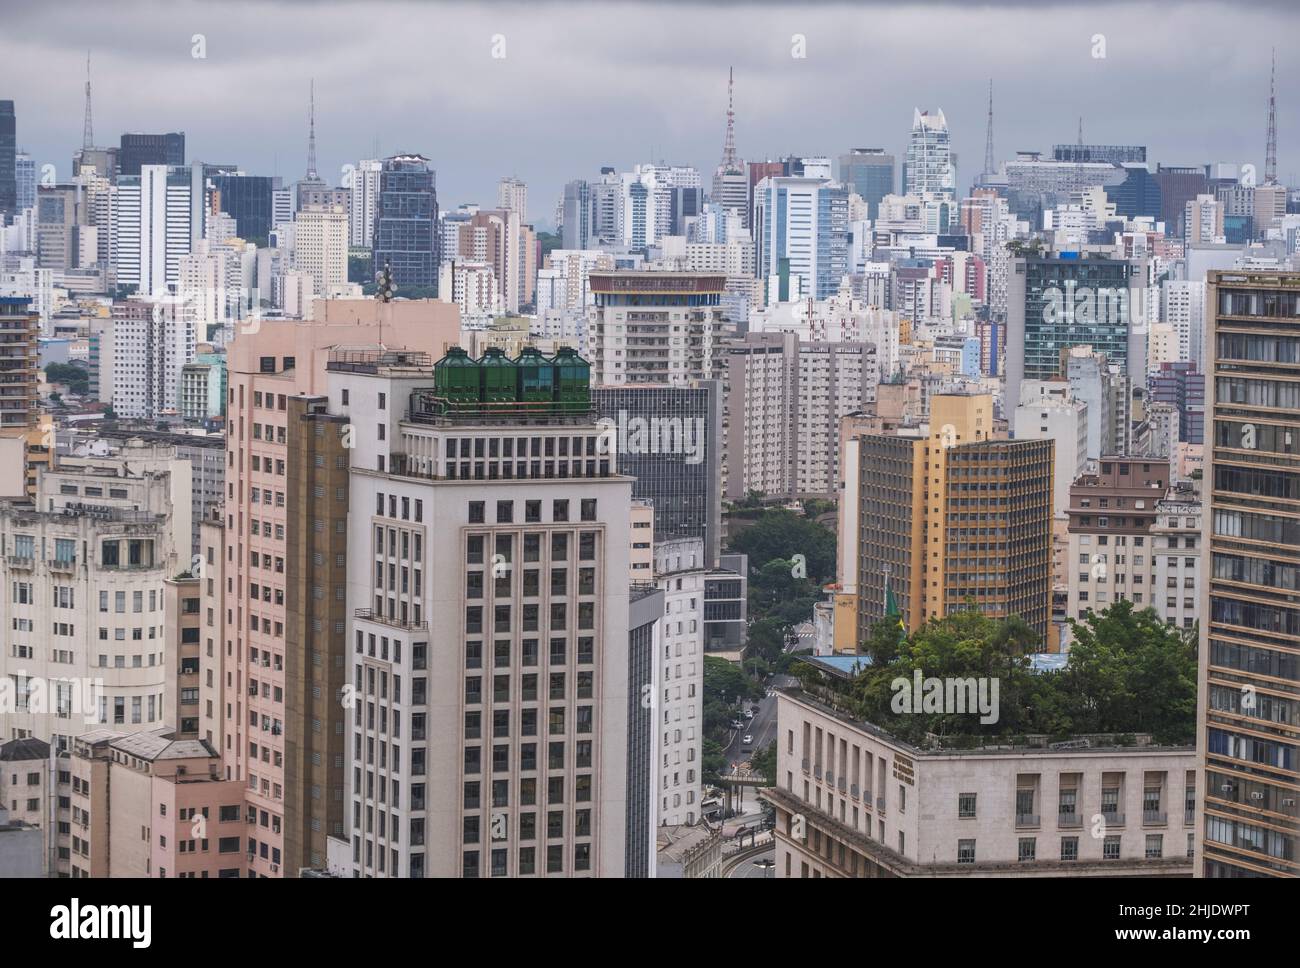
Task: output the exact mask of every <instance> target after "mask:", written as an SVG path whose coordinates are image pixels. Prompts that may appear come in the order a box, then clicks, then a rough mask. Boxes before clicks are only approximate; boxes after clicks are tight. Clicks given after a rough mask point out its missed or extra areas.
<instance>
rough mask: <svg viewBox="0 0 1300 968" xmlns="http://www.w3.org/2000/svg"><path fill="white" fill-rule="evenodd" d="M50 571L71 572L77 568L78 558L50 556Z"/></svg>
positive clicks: (48, 563) (47, 562) (48, 562)
mask: <svg viewBox="0 0 1300 968" xmlns="http://www.w3.org/2000/svg"><path fill="white" fill-rule="evenodd" d="M46 564H47V565H48V566H49V569H50V571H62V572H71V571H75V570H76V568H77V559H76V558H50V559H49V560H48V561H46Z"/></svg>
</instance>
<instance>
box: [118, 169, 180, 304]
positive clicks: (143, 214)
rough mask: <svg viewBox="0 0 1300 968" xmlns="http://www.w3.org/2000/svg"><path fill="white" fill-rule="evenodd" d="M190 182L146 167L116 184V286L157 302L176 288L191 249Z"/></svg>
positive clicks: (119, 179)
mask: <svg viewBox="0 0 1300 968" xmlns="http://www.w3.org/2000/svg"><path fill="white" fill-rule="evenodd" d="M191 189H192V185H191V180H190V173H189V171H188V170H186V169H180V170H177V171H169V169H168V168H167V167H165V166H163V165H151V164H147V165H144V166H143V167H141V168H140V169H139V171H138V174H134V175H125V174H124V175H122V176H120V177H119V178H118V181H117V199H116V204H115V206H114V209H113V234H114V237H115V239H116V257H115V265H116V269H117V285H118V286H119V287H122V288H125V289H128V290H131V291H134V292H138V293H140V294H142V295H145V296H154V295H157V294H159V293H164V292H166V291H167V289H168V287H169V286H175V285H177V283H178V281H179V277H180V261H181V258H182V257H183V256H185V255H186V254H187V253H188V252H189V251H190V249H191V243H192V235H191V227H192V220H193V213H192V211H191Z"/></svg>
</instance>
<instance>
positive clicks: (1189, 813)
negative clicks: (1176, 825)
mask: <svg viewBox="0 0 1300 968" xmlns="http://www.w3.org/2000/svg"><path fill="white" fill-rule="evenodd" d="M1195 822H1196V811H1195V810H1184V811H1183V826H1185V827H1190V826H1191V825H1192V824H1193V823H1195Z"/></svg>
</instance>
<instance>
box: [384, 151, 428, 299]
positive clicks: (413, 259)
mask: <svg viewBox="0 0 1300 968" xmlns="http://www.w3.org/2000/svg"><path fill="white" fill-rule="evenodd" d="M436 179H437V176H436V174H435V172H434V170H433V169H432V168H430V167H429V159H428V158H425V157H424V156H422V155H395V156H394V157H392V158H385V159H384V167H383V170H382V171H381V172H380V174H379V206H378V210H377V211H376V213H375V242H374V247H373V250H372V253H373V262H372V264H373V265H374V267H375V271H376V272H379V271H381V270H382V269H383V268H384V266H385V265H389V266H391V267H392V270H393V281H394V282H396V283H397V286H398V292H397V294H398V295H399V296H401V295H409V294H410V293H409V290H412V289H428V290H430V291H431V292H432V293H433V294H435V295H436V293H437V289H438V263H439V254H440V253H439V252H438V231H437V226H438V190H437V180H436ZM403 290H408V291H407V292H405V293H404V292H403Z"/></svg>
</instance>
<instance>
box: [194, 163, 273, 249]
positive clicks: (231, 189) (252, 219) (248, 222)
mask: <svg viewBox="0 0 1300 968" xmlns="http://www.w3.org/2000/svg"><path fill="white" fill-rule="evenodd" d="M208 180H209V181H210V182H211V184H212V192H213V195H212V201H213V204H214V205H215V206H216V208H217V210H218V211H221V212H225V213H226V214H227V215H229V216H230V217H231V218H233V219H234V220H235V229H236V231H237V232H238V234H239V237H240V238H242V239H246V240H247V241H249V242H256V243H257V244H258V245H265V244H266V240H267V239H268V237H269V236H270V234H271V229H272V228H273V227H274V223H273V221H272V219H273V215H274V207H273V202H272V200H273V197H274V193H275V190H276V189H277V188H279V187H280V179H279V178H278V177H270V176H267V175H246V174H244V173H243V172H242V171H241V172H233V173H231V174H217V175H213V176H211V178H209V179H208Z"/></svg>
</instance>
